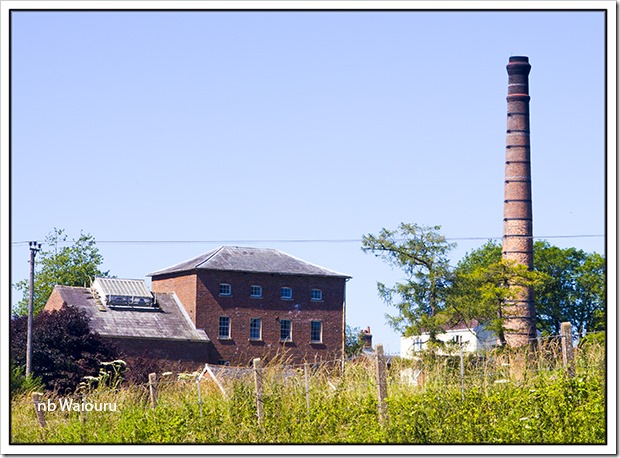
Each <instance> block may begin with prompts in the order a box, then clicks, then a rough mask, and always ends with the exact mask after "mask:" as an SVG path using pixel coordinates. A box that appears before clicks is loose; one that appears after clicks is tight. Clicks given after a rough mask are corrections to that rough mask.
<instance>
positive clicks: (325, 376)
mask: <svg viewBox="0 0 620 458" xmlns="http://www.w3.org/2000/svg"><path fill="white" fill-rule="evenodd" d="M557 350H558V349H557V348H552V347H548V348H544V349H542V350H541V351H538V352H536V353H535V355H534V356H523V355H521V356H520V355H518V354H515V353H510V352H505V351H493V352H491V353H489V354H487V355H485V357H474V356H468V357H467V358H466V361H465V363H466V364H465V378H464V381H463V380H462V379H461V374H460V367H459V361H458V358H449V357H448V358H446V357H439V356H432V355H430V356H427V357H425V358H423V359H421V360H417V361H404V360H401V361H394V362H393V364H392V367H391V368H390V370H389V371H388V374H389V375H388V380H387V383H388V396H389V397H388V399H387V405H388V415H387V419H386V420H385V422H384V423H383V424H381V423H380V422H379V420H378V413H377V390H376V385H375V379H374V367H373V364H372V361H370V360H369V361H363V360H362V361H357V362H352V363H348V364H347V365H346V368H345V371H344V373H341V372H340V371H339V370H338V369H335V368H326V367H320V368H318V369H315V370H313V371H311V372H310V373H309V382H310V383H309V400H310V405H309V408H308V405H307V397H306V384H305V377H304V373H303V369H300V368H297V374H296V375H290V374H289V375H288V376H283V372H282V368H281V367H280V366H276V365H270V366H268V367H267V368H266V369H265V370H264V378H263V379H264V385H263V388H264V392H263V418H262V421H261V422H259V421H258V418H257V415H256V400H255V393H254V384H253V379H252V378H251V377H247V378H245V379H244V378H243V377H241V378H237V379H230V380H223V383H224V386H225V390H226V396H224V395H223V394H222V393H221V392H220V390H219V389H218V387H217V386H216V385H215V383H213V381H211V380H203V381H201V382H200V393H201V399H202V405H199V404H198V396H197V395H198V391H197V384H196V383H195V382H194V381H191V380H188V381H176V380H175V379H174V378H172V377H168V378H166V377H163V378H161V383H160V385H159V390H158V391H159V397H158V405H157V407H156V408H155V409H151V408H150V403H149V394H148V388H147V387H146V386H143V385H134V386H123V387H117V388H116V389H110V387H109V386H101V387H99V388H92V389H89V390H87V391H86V392H85V393H83V396H84V399H85V400H87V401H89V402H92V403H114V404H115V405H116V410H117V411H115V412H109V411H108V412H95V411H92V412H89V413H88V414H86V413H85V412H73V411H59V410H56V411H54V412H47V413H46V414H45V418H46V421H47V427H45V428H42V427H40V426H39V424H38V423H37V419H36V416H35V413H34V408H33V404H32V400H31V395H30V394H21V395H18V396H17V397H15V398H14V399H13V400H12V402H11V425H12V438H11V439H12V442H13V443H64V444H84V443H99V444H114V443H123V444H130V443H141V444H153V443H166V444H221V443H235V444H254V443H266V444H269V443H274V444H275V443H279V444H283V443H286V444H297V443H305V444H328V443H332V444H346V443H355V444H363V443H402V444H560V443H561V444H573V443H574V444H602V443H605V442H606V430H605V352H604V347H602V346H601V345H599V344H592V345H589V346H588V347H587V348H584V349H583V350H581V351H579V352H577V354H576V357H575V375H574V376H573V377H569V376H568V375H567V372H566V371H565V370H564V368H563V367H562V364H561V357H560V356H559V355H558V351H557ZM406 368H419V369H422V370H423V374H424V376H423V377H424V380H423V382H422V380H421V379H419V381H420V382H421V383H420V384H419V385H418V386H412V385H410V384H408V383H406V381H403V380H402V379H401V376H400V374H401V370H403V369H406ZM167 380H168V381H167ZM463 387H464V389H463ZM80 396H82V394H80V393H74V394H71V395H70V396H66V397H73V398H75V399H81V398H80ZM62 397H63V396H60V395H59V394H57V393H44V394H43V396H41V400H42V401H43V402H47V401H48V400H49V401H50V402H52V403H54V402H59V400H60V398H62ZM201 411H202V415H201Z"/></svg>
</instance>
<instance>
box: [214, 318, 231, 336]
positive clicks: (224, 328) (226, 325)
mask: <svg viewBox="0 0 620 458" xmlns="http://www.w3.org/2000/svg"><path fill="white" fill-rule="evenodd" d="M217 336H218V337H219V338H220V339H230V317H228V316H221V317H220V329H219V331H218V334H217Z"/></svg>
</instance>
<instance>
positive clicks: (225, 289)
mask: <svg viewBox="0 0 620 458" xmlns="http://www.w3.org/2000/svg"><path fill="white" fill-rule="evenodd" d="M231 295H232V288H231V286H230V285H229V284H228V283H220V296H231Z"/></svg>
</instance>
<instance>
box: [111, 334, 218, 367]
mask: <svg viewBox="0 0 620 458" xmlns="http://www.w3.org/2000/svg"><path fill="white" fill-rule="evenodd" d="M105 339H106V340H108V341H109V342H111V343H112V344H114V345H115V347H116V348H117V349H118V350H119V351H120V352H121V354H122V357H123V358H128V359H129V360H131V359H134V358H138V359H140V358H144V359H148V360H153V361H156V362H158V363H160V364H161V365H162V367H166V368H176V369H179V370H192V371H193V370H199V369H202V366H203V365H204V364H205V363H207V362H213V358H214V355H213V354H214V349H213V344H212V343H211V342H187V341H182V340H158V339H136V338H122V337H105ZM127 362H128V363H129V361H127Z"/></svg>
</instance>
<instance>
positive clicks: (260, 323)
mask: <svg viewBox="0 0 620 458" xmlns="http://www.w3.org/2000/svg"><path fill="white" fill-rule="evenodd" d="M253 320H258V337H252V329H255V328H253V327H252V321H253ZM249 338H250V340H254V341H257V340H263V321H262V320H261V319H260V318H250V337H249Z"/></svg>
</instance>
